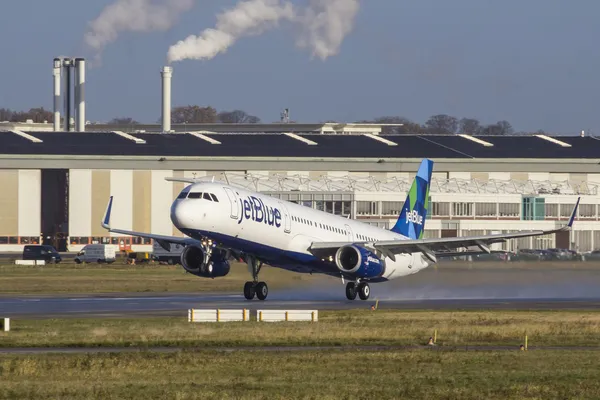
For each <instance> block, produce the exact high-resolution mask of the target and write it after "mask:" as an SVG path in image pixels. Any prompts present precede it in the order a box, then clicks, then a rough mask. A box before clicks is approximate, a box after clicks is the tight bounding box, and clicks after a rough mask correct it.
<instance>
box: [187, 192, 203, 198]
mask: <svg viewBox="0 0 600 400" xmlns="http://www.w3.org/2000/svg"><path fill="white" fill-rule="evenodd" d="M201 198H202V192H192V193H190V194H189V195H188V199H201Z"/></svg>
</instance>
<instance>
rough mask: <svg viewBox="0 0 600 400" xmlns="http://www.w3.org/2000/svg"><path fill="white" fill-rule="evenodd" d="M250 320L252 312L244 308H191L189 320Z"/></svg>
mask: <svg viewBox="0 0 600 400" xmlns="http://www.w3.org/2000/svg"><path fill="white" fill-rule="evenodd" d="M236 321H250V312H249V311H248V310H246V309H243V310H220V309H217V310H201V309H189V310H188V322H236Z"/></svg>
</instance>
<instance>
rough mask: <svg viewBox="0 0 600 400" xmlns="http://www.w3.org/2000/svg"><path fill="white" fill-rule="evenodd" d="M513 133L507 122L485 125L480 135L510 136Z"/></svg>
mask: <svg viewBox="0 0 600 400" xmlns="http://www.w3.org/2000/svg"><path fill="white" fill-rule="evenodd" d="M513 133H514V130H513V128H512V126H511V125H510V123H509V122H507V121H498V122H497V123H495V124H491V125H487V126H485V127H483V128H482V129H481V134H482V135H494V136H501V135H511V134H513Z"/></svg>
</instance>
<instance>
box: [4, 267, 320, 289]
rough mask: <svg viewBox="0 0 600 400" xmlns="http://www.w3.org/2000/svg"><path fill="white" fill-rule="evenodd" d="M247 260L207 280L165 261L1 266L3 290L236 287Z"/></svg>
mask: <svg viewBox="0 0 600 400" xmlns="http://www.w3.org/2000/svg"><path fill="white" fill-rule="evenodd" d="M250 279H251V278H250V273H249V272H248V270H247V267H246V265H244V264H240V263H234V264H232V267H231V272H230V273H229V275H227V276H225V277H222V278H216V279H206V278H198V277H196V276H194V275H191V274H188V273H186V272H185V271H184V270H183V268H182V267H181V266H168V265H152V264H147V265H118V264H111V265H109V266H107V265H97V264H87V265H77V264H73V263H70V264H69V263H65V264H59V265H56V266H55V265H49V266H22V265H2V266H0V293H2V295H17V294H18V295H28V294H32V295H43V294H98V293H170V292H171V293H172V292H180V293H181V292H189V293H192V292H223V291H235V292H240V291H241V289H242V287H243V286H244V282H246V281H248V280H250ZM261 279H263V280H267V281H268V282H269V285H270V286H271V288H277V287H284V286H287V285H290V284H298V283H301V282H304V281H306V282H310V281H311V280H312V279H314V277H313V276H310V275H301V274H295V273H292V272H288V271H284V270H281V269H276V268H268V267H266V268H264V269H263V270H262V271H261Z"/></svg>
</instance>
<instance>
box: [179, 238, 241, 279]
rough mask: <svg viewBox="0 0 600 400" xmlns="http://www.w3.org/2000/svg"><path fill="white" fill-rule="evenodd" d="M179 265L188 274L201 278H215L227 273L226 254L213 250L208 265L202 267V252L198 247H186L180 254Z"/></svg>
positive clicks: (228, 267) (228, 266)
mask: <svg viewBox="0 0 600 400" xmlns="http://www.w3.org/2000/svg"><path fill="white" fill-rule="evenodd" d="M181 265H182V266H183V269H185V270H186V271H187V272H189V273H190V274H194V275H196V276H200V277H203V278H217V277H221V276H225V275H227V274H228V273H229V270H230V265H229V260H228V257H227V253H226V252H225V251H223V250H220V249H213V251H212V254H211V256H210V258H209V261H208V265H206V266H205V265H204V250H203V249H202V248H201V247H198V246H186V248H185V249H184V250H183V252H182V253H181Z"/></svg>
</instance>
